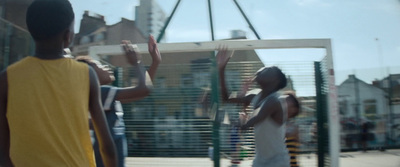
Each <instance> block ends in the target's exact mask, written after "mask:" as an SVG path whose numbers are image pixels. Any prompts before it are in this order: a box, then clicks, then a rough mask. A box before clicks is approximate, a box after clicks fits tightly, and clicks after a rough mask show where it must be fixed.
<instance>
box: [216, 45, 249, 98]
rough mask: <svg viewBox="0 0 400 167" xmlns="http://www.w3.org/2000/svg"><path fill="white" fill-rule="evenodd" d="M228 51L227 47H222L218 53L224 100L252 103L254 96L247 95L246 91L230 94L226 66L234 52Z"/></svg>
mask: <svg viewBox="0 0 400 167" xmlns="http://www.w3.org/2000/svg"><path fill="white" fill-rule="evenodd" d="M227 52H228V51H227V48H226V47H220V48H219V49H218V54H217V62H218V73H219V79H220V81H219V83H220V87H221V96H222V100H223V101H224V102H228V103H239V104H243V105H245V104H248V103H250V101H251V99H252V97H247V96H245V93H243V92H241V93H239V94H234V95H232V96H229V95H228V88H227V86H226V82H225V68H226V65H227V64H228V61H229V59H230V58H231V57H232V54H233V52H232V53H231V54H228V53H227ZM253 97H254V96H253Z"/></svg>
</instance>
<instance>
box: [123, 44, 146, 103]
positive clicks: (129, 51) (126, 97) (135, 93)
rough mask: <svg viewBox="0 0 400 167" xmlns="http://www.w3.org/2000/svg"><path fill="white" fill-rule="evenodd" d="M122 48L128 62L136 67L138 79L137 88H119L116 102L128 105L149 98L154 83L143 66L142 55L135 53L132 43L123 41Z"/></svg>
mask: <svg viewBox="0 0 400 167" xmlns="http://www.w3.org/2000/svg"><path fill="white" fill-rule="evenodd" d="M122 48H123V49H124V51H125V56H126V58H127V60H128V62H129V63H130V64H131V65H132V66H133V67H134V69H135V70H134V71H135V72H136V76H137V77H138V85H137V86H131V87H125V88H119V89H118V92H117V94H116V96H115V100H119V101H121V102H124V103H127V102H132V101H135V100H138V99H142V98H144V97H146V96H148V95H149V94H150V92H151V89H152V87H153V83H152V81H151V79H150V75H149V74H148V73H147V71H146V69H145V68H144V67H143V65H142V62H141V55H140V54H139V53H138V52H136V51H135V48H134V47H133V46H132V45H131V43H130V41H122Z"/></svg>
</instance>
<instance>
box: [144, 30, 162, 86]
mask: <svg viewBox="0 0 400 167" xmlns="http://www.w3.org/2000/svg"><path fill="white" fill-rule="evenodd" d="M147 44H148V48H149V53H150V56H151V58H152V60H153V61H152V63H151V65H150V68H149V71H148V72H149V75H150V78H151V81H153V82H154V77H155V75H156V71H157V68H158V65H159V64H160V63H161V54H160V51H158V47H157V41H156V40H155V39H154V37H153V36H152V35H150V36H149V42H148V43H147Z"/></svg>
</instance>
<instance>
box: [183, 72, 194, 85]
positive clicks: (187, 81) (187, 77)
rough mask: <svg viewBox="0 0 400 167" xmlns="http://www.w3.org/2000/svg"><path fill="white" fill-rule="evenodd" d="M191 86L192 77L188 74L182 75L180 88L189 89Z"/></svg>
mask: <svg viewBox="0 0 400 167" xmlns="http://www.w3.org/2000/svg"><path fill="white" fill-rule="evenodd" d="M192 86H193V80H192V76H191V75H190V74H182V76H181V87H182V88H189V87H192Z"/></svg>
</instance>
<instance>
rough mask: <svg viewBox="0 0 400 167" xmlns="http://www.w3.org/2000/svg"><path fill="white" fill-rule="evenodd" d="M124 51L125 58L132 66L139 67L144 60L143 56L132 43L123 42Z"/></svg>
mask: <svg viewBox="0 0 400 167" xmlns="http://www.w3.org/2000/svg"><path fill="white" fill-rule="evenodd" d="M121 43H122V49H123V50H124V52H125V57H126V59H127V60H128V62H129V63H130V64H132V65H137V64H138V63H140V61H141V60H142V56H141V55H140V54H139V53H138V52H137V50H136V48H135V47H134V46H133V45H132V44H131V41H127V40H123V41H122V42H121Z"/></svg>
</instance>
